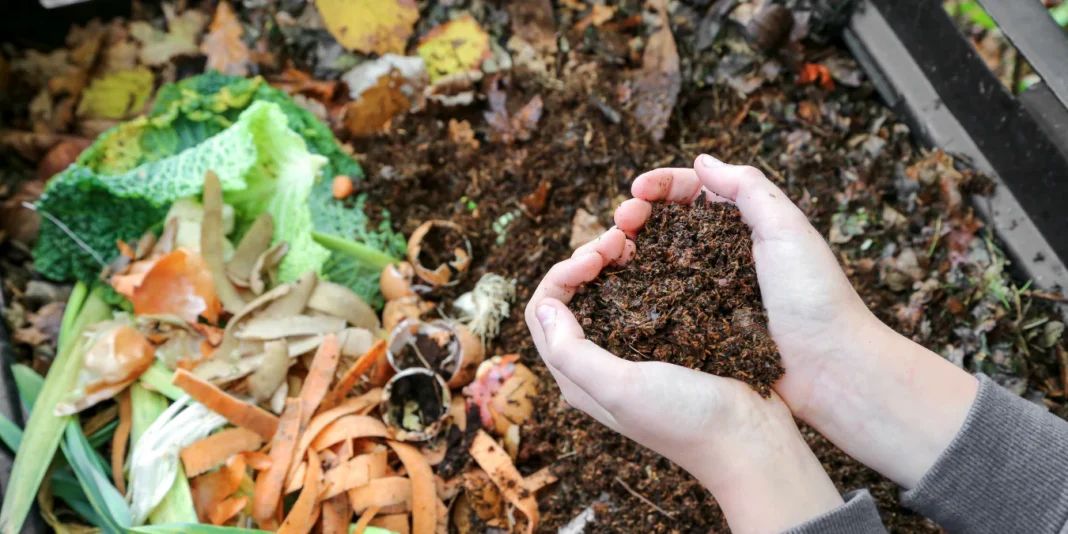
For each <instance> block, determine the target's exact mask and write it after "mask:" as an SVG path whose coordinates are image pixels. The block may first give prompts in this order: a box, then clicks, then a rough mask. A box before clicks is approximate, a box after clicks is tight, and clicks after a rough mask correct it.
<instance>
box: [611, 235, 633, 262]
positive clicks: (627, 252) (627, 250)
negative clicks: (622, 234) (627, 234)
mask: <svg viewBox="0 0 1068 534" xmlns="http://www.w3.org/2000/svg"><path fill="white" fill-rule="evenodd" d="M637 254H638V247H637V245H635V244H634V242H633V241H631V240H629V239H628V240H627V242H626V243H624V244H623V254H620V255H619V259H617V260H616V261H615V264H616V265H626V264H627V262H629V261H630V260H633V259H634V256H635V255H637Z"/></svg>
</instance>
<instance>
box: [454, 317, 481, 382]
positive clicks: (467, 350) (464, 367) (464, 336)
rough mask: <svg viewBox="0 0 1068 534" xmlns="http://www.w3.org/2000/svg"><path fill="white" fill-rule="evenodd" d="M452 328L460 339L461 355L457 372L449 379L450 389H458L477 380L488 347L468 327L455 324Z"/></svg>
mask: <svg viewBox="0 0 1068 534" xmlns="http://www.w3.org/2000/svg"><path fill="white" fill-rule="evenodd" d="M452 326H453V329H454V330H455V331H456V337H458V338H459V339H460V354H459V357H458V358H457V364H456V365H457V367H456V371H455V372H453V374H452V377H451V378H449V387H450V388H452V389H458V388H462V387H464V386H466V385H468V384H470V383H471V381H472V380H474V379H475V373H476V372H477V371H478V368H479V366H480V365H482V362H483V361H484V360H485V359H486V347H485V346H484V345H483V344H482V338H480V337H478V336H476V335H475V334H474V333H472V332H471V329H470V328H467V325H464V324H460V323H453V325H452Z"/></svg>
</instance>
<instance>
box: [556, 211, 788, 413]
mask: <svg viewBox="0 0 1068 534" xmlns="http://www.w3.org/2000/svg"><path fill="white" fill-rule="evenodd" d="M634 243H635V245H637V249H638V253H637V255H636V257H635V258H634V259H633V260H631V261H630V262H628V263H627V264H626V265H625V266H623V267H620V268H618V269H606V270H605V272H603V273H601V275H600V276H599V277H598V278H597V279H596V280H594V281H593V282H591V283H589V284H587V285H586V286H585V287H584V288H583V289H582V290H580V291H579V293H578V294H577V295H576V297H575V299H574V301H573V302H572V307H573V308H574V310H575V315H576V317H578V319H579V322H580V323H581V324H582V327H583V330H585V332H586V337H587V338H588V339H590V340H591V341H593V342H594V343H597V344H598V345H601V346H603V347H605V348H607V349H608V350H609V351H612V352H613V353H615V354H618V355H620V356H622V357H624V358H627V359H629V360H637V361H642V360H662V361H667V362H670V363H675V364H678V365H682V366H685V367H689V368H691V369H698V370H701V371H705V372H708V373H712V374H714V375H719V376H725V377H728V378H736V379H738V380H741V381H743V382H745V383H747V384H749V385H750V386H751V387H752V388H753V389H755V390H757V391H758V392H759V393H760V394H761V395H764V396H768V395H770V394H771V386H772V384H774V383H775V382H776V381H777V380H778V379H779V378H780V377H781V376H782V374H783V368H782V365H781V363H780V361H779V352H778V349H777V348H776V347H775V342H774V341H772V340H771V337H770V336H768V333H767V315H766V314H765V312H764V307H763V303H762V301H761V300H760V287H759V286H758V285H757V278H756V269H755V267H754V263H753V253H752V240H751V238H750V232H749V228H748V227H747V226H746V225H745V223H743V222H742V217H741V213H740V212H739V211H738V208H736V207H735V206H734V205H732V204H728V203H725V202H711V203H710V202H706V201H705V197H704V196H703V195H702V196H700V197H698V200H697V201H696V202H695V203H694V204H693V205H692V206H682V205H679V204H657V205H655V206H654V207H653V212H652V215H651V216H650V217H649V221H648V222H647V223H646V224H645V227H643V228H642V230H641V231H640V232H639V234H638V237H637V238H636V239H635V241H634Z"/></svg>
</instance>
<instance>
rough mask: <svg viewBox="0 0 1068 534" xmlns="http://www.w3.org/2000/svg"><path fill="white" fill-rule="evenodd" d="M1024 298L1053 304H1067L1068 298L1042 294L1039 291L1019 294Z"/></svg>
mask: <svg viewBox="0 0 1068 534" xmlns="http://www.w3.org/2000/svg"><path fill="white" fill-rule="evenodd" d="M1020 294H1021V295H1023V296H1025V297H1031V298H1035V299H1042V300H1050V301H1053V302H1066V303H1068V297H1065V296H1063V295H1054V294H1052V293H1043V292H1041V291H1023V292H1021V293H1020Z"/></svg>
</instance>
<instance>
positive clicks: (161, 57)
mask: <svg viewBox="0 0 1068 534" xmlns="http://www.w3.org/2000/svg"><path fill="white" fill-rule="evenodd" d="M163 14H164V16H165V17H166V18H167V31H163V30H161V29H159V28H156V27H154V26H152V25H151V24H149V23H147V22H143V21H137V22H133V23H131V24H130V35H132V36H133V38H134V39H136V40H137V41H138V42H140V43H141V62H142V63H145V64H147V65H152V66H158V65H163V64H165V63H167V62H169V61H170V60H171V59H172V58H174V57H177V56H184V55H193V54H197V53H199V51H200V48H199V47H198V46H197V40H198V37H200V33H201V32H202V31H203V30H204V25H205V24H207V22H208V16H207V14H205V13H203V12H201V11H199V10H196V9H187V10H186V11H185V12H183V13H182V14H181V15H176V14H175V10H174V6H173V5H171V4H163Z"/></svg>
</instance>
